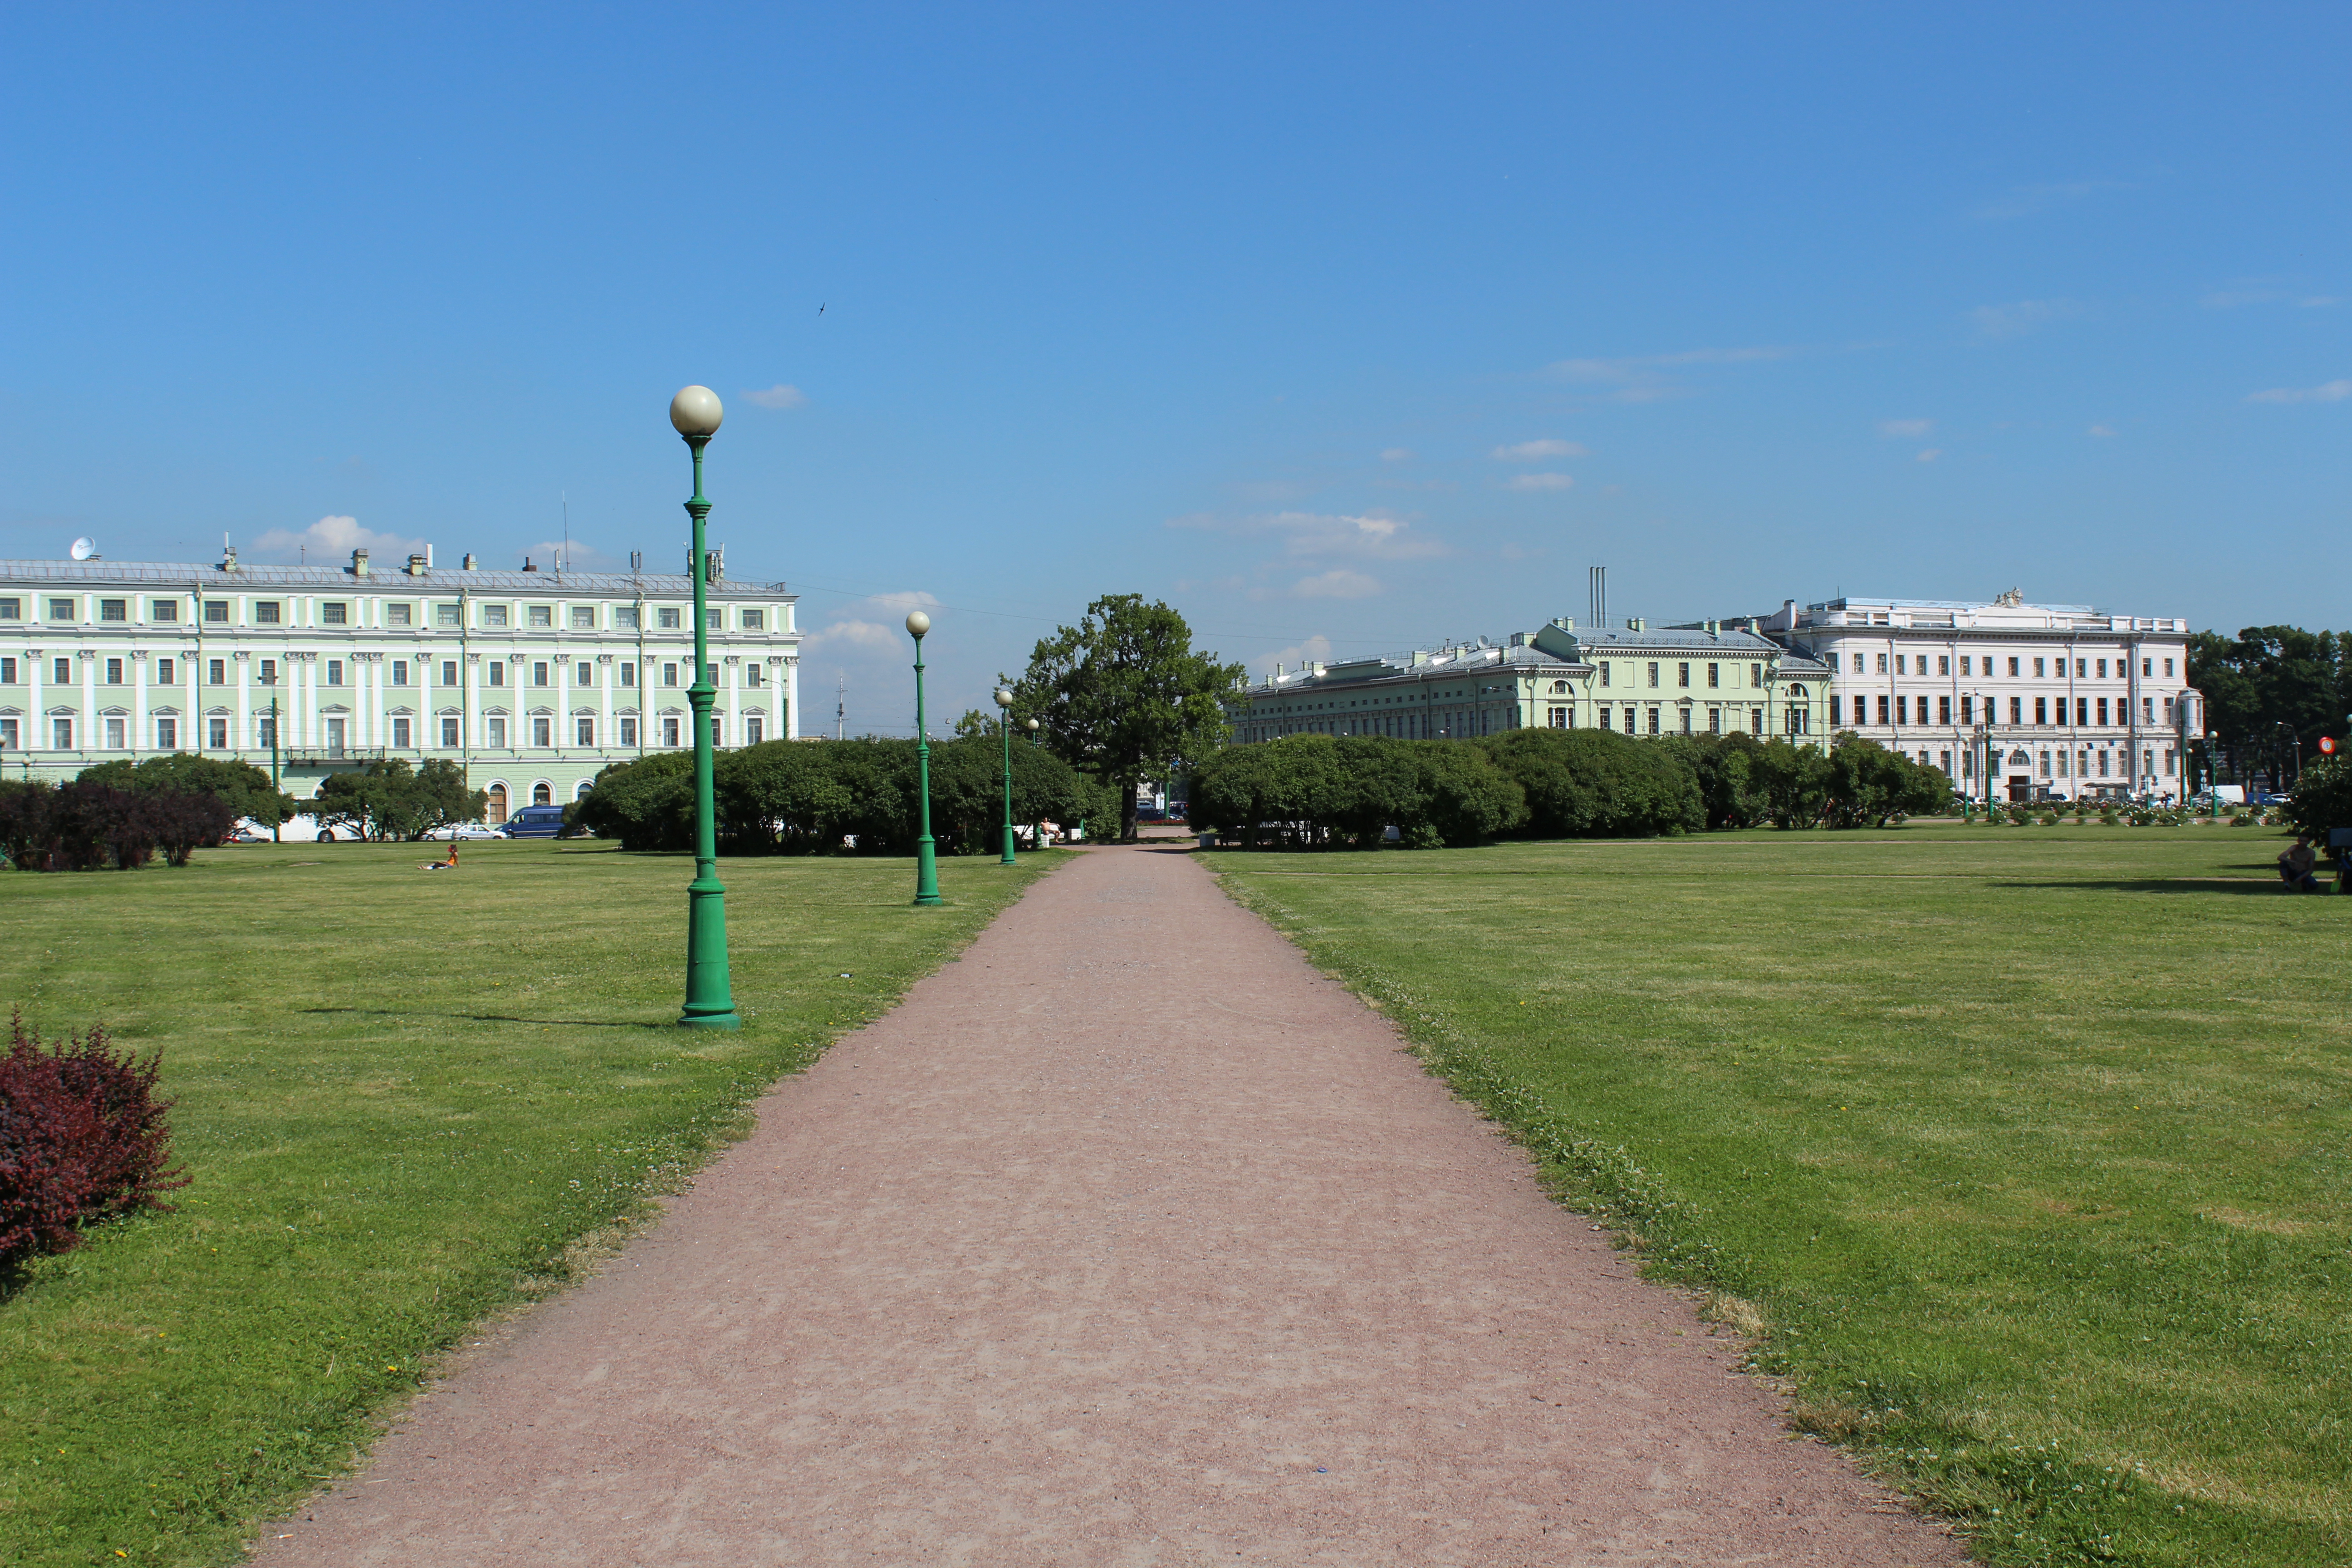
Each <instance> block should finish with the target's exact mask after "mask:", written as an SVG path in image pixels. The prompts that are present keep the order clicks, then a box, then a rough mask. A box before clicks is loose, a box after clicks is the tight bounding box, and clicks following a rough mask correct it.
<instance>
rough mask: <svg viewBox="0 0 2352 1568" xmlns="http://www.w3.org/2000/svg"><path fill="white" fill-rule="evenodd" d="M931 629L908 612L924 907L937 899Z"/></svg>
mask: <svg viewBox="0 0 2352 1568" xmlns="http://www.w3.org/2000/svg"><path fill="white" fill-rule="evenodd" d="M930 629H931V617H930V616H927V615H925V614H923V612H922V611H920V610H909V611H908V612H907V634H908V636H909V637H913V638H914V639H915V795H916V800H917V803H918V805H919V806H920V808H921V811H922V823H923V834H922V837H919V838H918V839H916V840H915V902H916V903H917V904H919V905H921V906H923V907H925V908H929V906H931V905H933V904H936V903H938V902H939V901H940V861H939V854H938V851H937V848H936V847H934V846H933V844H932V842H931V742H930V737H929V734H927V733H926V732H925V731H924V729H923V634H924V633H925V632H928V631H929V630H930Z"/></svg>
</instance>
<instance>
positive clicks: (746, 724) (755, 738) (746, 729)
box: [743, 611, 768, 746]
mask: <svg viewBox="0 0 2352 1568" xmlns="http://www.w3.org/2000/svg"><path fill="white" fill-rule="evenodd" d="M753 613H754V614H756V613H757V612H756V611H755V612H753ZM767 733H768V725H767V721H765V720H764V719H762V718H761V716H760V715H759V714H757V713H754V714H752V715H751V717H750V718H748V719H746V720H744V721H743V743H744V744H745V745H747V746H756V745H758V744H759V743H760V742H761V740H762V739H763V738H765V736H766V735H767Z"/></svg>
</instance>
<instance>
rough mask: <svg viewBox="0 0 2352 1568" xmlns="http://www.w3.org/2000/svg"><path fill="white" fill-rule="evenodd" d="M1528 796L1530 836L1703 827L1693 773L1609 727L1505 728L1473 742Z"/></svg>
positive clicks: (1660, 750) (1679, 760) (1674, 757)
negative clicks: (1492, 758) (1610, 729)
mask: <svg viewBox="0 0 2352 1568" xmlns="http://www.w3.org/2000/svg"><path fill="white" fill-rule="evenodd" d="M1477 744H1478V745H1480V746H1482V747H1484V748H1485V749H1486V752H1488V753H1489V754H1490V755H1492V756H1493V757H1494V759H1495V761H1496V764H1497V765H1498V766H1500V767H1501V768H1502V770H1503V772H1504V773H1506V774H1507V775H1508V776H1509V777H1510V778H1511V779H1512V780H1513V781H1514V782H1516V783H1517V784H1518V786H1519V787H1520V789H1521V790H1523V791H1524V792H1525V794H1526V797H1527V819H1526V833H1527V836H1528V837H1533V838H1617V837H1647V836H1649V835H1652V834H1658V833H1696V832H1697V831H1698V830H1699V829H1700V828H1703V827H1705V826H1706V802H1705V800H1704V799H1703V798H1702V797H1701V795H1700V794H1699V787H1698V776H1697V774H1696V773H1694V772H1692V770H1691V767H1690V765H1689V763H1687V762H1685V760H1684V759H1683V757H1682V756H1680V755H1679V754H1677V753H1676V752H1672V751H1669V750H1667V749H1666V748H1664V747H1663V746H1658V745H1654V744H1651V743H1650V742H1644V741H1636V740H1633V739H1632V738H1630V737H1628V736H1623V735H1619V734H1617V733H1615V732H1614V731H1608V730H1550V729H1533V730H1507V731H1504V732H1503V733H1501V734H1499V735H1491V736H1488V737H1487V738H1486V739H1485V740H1483V741H1480V742H1477Z"/></svg>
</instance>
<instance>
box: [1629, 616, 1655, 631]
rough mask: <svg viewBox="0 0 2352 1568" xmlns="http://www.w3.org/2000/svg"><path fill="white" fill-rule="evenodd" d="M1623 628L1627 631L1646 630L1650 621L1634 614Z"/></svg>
mask: <svg viewBox="0 0 2352 1568" xmlns="http://www.w3.org/2000/svg"><path fill="white" fill-rule="evenodd" d="M1625 629H1626V630H1627V631H1629V632H1646V631H1648V630H1649V629H1650V623H1649V622H1648V621H1646V620H1644V619H1643V618H1642V617H1641V616H1633V618H1632V619H1631V620H1629V621H1627V622H1626V623H1625Z"/></svg>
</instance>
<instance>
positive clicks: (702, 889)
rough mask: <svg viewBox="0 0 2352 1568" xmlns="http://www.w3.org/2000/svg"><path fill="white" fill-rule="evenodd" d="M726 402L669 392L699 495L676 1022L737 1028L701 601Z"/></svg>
mask: <svg viewBox="0 0 2352 1568" xmlns="http://www.w3.org/2000/svg"><path fill="white" fill-rule="evenodd" d="M725 417H726V410H725V409H723V408H721V407H720V406H719V395H718V394H717V393H715V392H713V391H711V390H710V389H709V387H707V386H689V387H687V388H686V389H684V390H683V391H681V392H680V393H679V394H678V395H677V396H676V397H673V398H671V399H670V400H669V422H670V424H671V425H672V426H675V427H676V429H677V433H678V434H679V435H680V436H682V437H685V439H686V445H687V447H688V450H690V451H691V452H693V454H694V499H693V500H689V501H688V502H687V503H686V515H687V516H688V517H690V518H692V519H693V520H694V544H693V547H692V549H691V551H690V552H688V556H687V560H686V570H687V574H688V575H689V576H690V577H692V578H693V579H694V684H693V685H692V686H690V687H688V688H687V692H686V700H687V702H688V704H689V705H690V706H691V707H692V708H693V710H694V880H693V881H691V882H688V884H687V885H686V1009H685V1011H684V1012H682V1013H681V1014H679V1016H678V1020H677V1021H678V1022H679V1023H681V1024H683V1025H685V1026H687V1027H688V1028H691V1029H739V1028H741V1027H742V1026H743V1020H742V1019H740V1018H739V1017H737V1016H736V1015H735V998H734V996H733V995H732V994H730V989H729V986H728V984H727V889H726V888H725V887H723V886H721V885H720V883H719V822H718V816H719V814H718V810H717V807H716V805H715V803H714V801H713V799H712V791H711V784H710V706H711V703H712V702H713V701H714V700H716V699H717V697H718V695H719V694H718V692H717V691H716V690H714V689H712V687H711V684H710V625H709V616H707V615H706V614H705V613H704V610H703V601H704V599H705V597H706V596H707V595H708V592H709V575H710V574H709V566H708V564H707V563H706V561H705V557H704V549H703V531H702V525H703V520H704V519H705V518H707V517H709V515H710V503H709V501H707V500H703V499H702V448H703V447H707V446H709V444H710V437H713V436H715V435H717V434H718V433H719V421H720V420H721V419H723V418H725Z"/></svg>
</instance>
